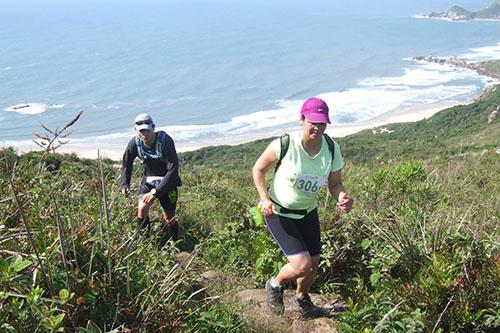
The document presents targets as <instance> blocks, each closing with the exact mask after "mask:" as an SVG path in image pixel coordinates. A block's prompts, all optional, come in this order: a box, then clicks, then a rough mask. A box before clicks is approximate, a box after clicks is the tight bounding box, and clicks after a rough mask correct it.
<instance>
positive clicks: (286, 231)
mask: <svg viewBox="0 0 500 333" xmlns="http://www.w3.org/2000/svg"><path fill="white" fill-rule="evenodd" d="M265 220H266V225H267V228H268V230H269V232H270V233H271V235H272V236H273V238H274V240H275V241H276V243H278V245H279V247H280V248H281V251H283V253H284V254H285V255H286V256H293V255H295V254H299V253H301V252H306V251H307V252H309V255H310V256H311V257H314V256H317V255H319V253H320V251H321V240H320V229H319V217H318V210H317V209H314V210H313V211H311V212H309V213H308V214H307V215H306V216H304V217H303V218H301V219H291V218H288V217H284V216H280V215H276V214H274V215H271V216H266V217H265Z"/></svg>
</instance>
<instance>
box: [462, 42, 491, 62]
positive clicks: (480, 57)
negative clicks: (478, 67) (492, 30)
mask: <svg viewBox="0 0 500 333" xmlns="http://www.w3.org/2000/svg"><path fill="white" fill-rule="evenodd" d="M469 51H470V52H468V53H466V54H463V55H460V56H459V57H460V58H465V59H467V60H469V61H489V60H498V59H500V43H497V44H496V45H491V46H483V47H478V48H473V49H470V50H469Z"/></svg>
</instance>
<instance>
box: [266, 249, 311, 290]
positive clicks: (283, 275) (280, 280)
mask: <svg viewBox="0 0 500 333" xmlns="http://www.w3.org/2000/svg"><path fill="white" fill-rule="evenodd" d="M287 259H288V264H286V265H285V266H283V267H282V268H281V270H280V272H279V273H278V275H277V276H276V277H275V278H274V281H273V282H274V283H275V284H278V285H284V284H286V283H288V282H291V281H294V280H296V279H299V278H302V277H305V276H308V275H310V272H311V269H312V260H311V256H310V255H309V252H301V253H298V254H295V255H291V256H288V257H287Z"/></svg>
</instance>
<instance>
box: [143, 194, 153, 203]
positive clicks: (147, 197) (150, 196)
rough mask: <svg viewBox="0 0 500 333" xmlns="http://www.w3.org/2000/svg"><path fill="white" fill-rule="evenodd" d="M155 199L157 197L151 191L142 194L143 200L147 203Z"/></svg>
mask: <svg viewBox="0 0 500 333" xmlns="http://www.w3.org/2000/svg"><path fill="white" fill-rule="evenodd" d="M155 199H156V197H155V196H154V195H153V193H151V192H149V193H146V194H144V195H143V196H142V202H144V203H145V204H149V203H152V202H153V201H154V200H155Z"/></svg>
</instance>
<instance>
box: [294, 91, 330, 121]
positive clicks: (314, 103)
mask: <svg viewBox="0 0 500 333" xmlns="http://www.w3.org/2000/svg"><path fill="white" fill-rule="evenodd" d="M300 114H301V115H303V116H304V117H306V119H307V120H308V121H310V122H311V123H327V124H330V118H329V117H328V105H326V103H325V101H324V100H322V99H320V98H317V97H311V98H308V99H306V101H305V102H304V104H302V109H301V110H300Z"/></svg>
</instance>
